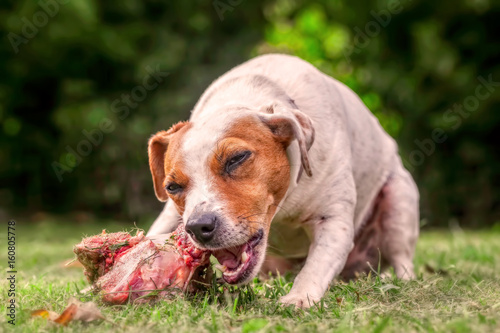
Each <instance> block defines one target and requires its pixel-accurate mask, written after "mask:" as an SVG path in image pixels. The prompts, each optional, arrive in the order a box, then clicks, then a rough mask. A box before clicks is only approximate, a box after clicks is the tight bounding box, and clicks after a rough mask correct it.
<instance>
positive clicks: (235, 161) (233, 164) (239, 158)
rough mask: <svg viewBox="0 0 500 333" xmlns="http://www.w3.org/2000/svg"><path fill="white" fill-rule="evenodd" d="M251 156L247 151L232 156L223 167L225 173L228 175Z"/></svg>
mask: <svg viewBox="0 0 500 333" xmlns="http://www.w3.org/2000/svg"><path fill="white" fill-rule="evenodd" d="M251 154H252V153H251V152H250V151H248V150H247V151H244V152H241V153H238V154H236V155H234V156H232V157H231V158H230V159H228V160H227V162H226V165H225V167H224V169H225V171H226V172H227V173H230V172H231V171H233V170H234V169H236V168H237V167H239V166H240V165H241V164H242V163H243V162H245V160H246V159H248V158H249V157H250V155H251Z"/></svg>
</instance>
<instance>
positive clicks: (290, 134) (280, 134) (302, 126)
mask: <svg viewBox="0 0 500 333" xmlns="http://www.w3.org/2000/svg"><path fill="white" fill-rule="evenodd" d="M260 111H261V112H259V118H260V119H261V120H262V121H263V122H264V124H266V125H267V127H269V129H270V130H271V132H272V133H273V134H274V136H275V138H276V139H277V140H278V141H279V142H281V143H283V144H284V146H285V147H288V145H290V143H291V142H292V141H293V140H294V139H297V142H298V144H299V149H300V156H301V162H302V167H303V168H304V171H305V172H306V174H307V175H308V176H309V177H311V176H312V170H311V165H310V163H309V156H308V155H307V152H308V151H309V148H311V146H312V144H313V143H314V127H313V124H312V121H311V119H310V118H309V117H308V116H307V115H305V114H304V113H302V112H301V111H300V110H297V109H294V108H291V107H287V106H284V105H282V104H281V103H273V104H271V105H268V106H265V107H263V108H261V110H260Z"/></svg>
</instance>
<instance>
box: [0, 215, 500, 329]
mask: <svg viewBox="0 0 500 333" xmlns="http://www.w3.org/2000/svg"><path fill="white" fill-rule="evenodd" d="M103 228H106V229H107V230H108V231H110V232H114V231H119V230H122V229H123V228H124V226H123V225H120V224H117V223H116V222H101V223H87V224H79V225H75V224H71V223H65V224H61V223H56V222H49V221H44V222H38V223H36V224H34V223H33V224H25V225H23V224H18V226H17V230H16V233H17V235H16V237H17V259H16V261H17V262H16V264H17V270H18V273H17V286H16V288H17V290H16V291H17V294H16V302H17V304H18V308H17V318H16V325H15V327H14V326H12V325H10V324H8V323H7V320H8V319H9V318H8V317H6V316H5V313H6V312H7V309H6V303H7V292H6V290H7V289H8V288H7V287H8V284H7V283H8V282H7V280H6V278H2V279H1V281H2V282H1V283H0V287H1V290H2V292H1V295H0V299H1V300H2V302H1V305H0V308H1V312H2V314H3V315H2V316H1V317H0V318H1V319H0V331H17V332H56V331H57V332H59V331H64V332H114V331H116V332H123V331H125V332H136V331H142V332H156V331H157V332H168V331H173V332H219V331H234V332H257V331H259V332H260V331H262V332H325V331H334V330H335V331H337V332H352V331H354V332H421V331H423V332H427V331H429V332H471V331H472V332H495V331H496V332H500V279H499V278H498V275H499V273H500V231H493V230H492V231H461V230H456V231H453V232H450V231H448V230H443V231H427V232H423V234H422V236H421V238H420V241H419V244H418V249H417V257H416V260H415V263H416V270H417V275H418V279H416V280H414V281H410V282H402V281H399V280H396V279H392V278H386V279H380V278H378V277H377V275H376V274H373V275H372V276H371V277H365V278H362V279H360V280H357V281H355V282H351V283H341V282H337V283H333V284H332V286H331V288H330V291H328V293H327V295H326V296H325V297H324V301H323V302H322V303H321V304H319V305H318V306H317V307H315V308H313V309H311V310H309V311H298V310H294V309H292V308H289V307H288V308H287V307H282V306H280V305H279V303H278V298H279V297H280V296H281V295H283V294H285V293H286V292H287V291H288V290H290V287H291V284H292V281H293V279H292V276H285V277H282V278H281V279H271V280H267V281H258V280H257V279H256V280H255V281H254V283H253V284H252V285H251V286H250V287H248V288H247V287H244V288H227V287H224V286H219V287H216V288H214V290H212V291H210V292H207V293H205V294H199V295H196V296H190V297H186V298H180V297H179V298H176V299H172V300H165V301H162V302H159V303H157V304H154V305H124V306H106V305H103V304H101V303H98V305H99V307H100V309H101V311H102V313H103V315H104V316H105V317H106V318H107V321H99V322H92V323H88V324H83V323H80V322H71V323H70V324H69V325H68V326H67V327H60V326H57V325H56V324H50V323H49V322H47V321H46V320H45V319H42V318H36V319H32V318H30V311H31V310H34V309H40V308H44V309H48V310H53V311H56V312H61V311H62V310H63V309H64V308H65V305H66V303H67V301H68V299H69V298H70V297H72V296H78V293H79V291H80V290H82V289H84V288H86V287H87V286H88V284H87V282H86V280H85V279H84V276H83V274H82V271H81V268H68V267H64V265H63V262H64V261H65V260H67V259H70V258H72V246H73V245H74V244H76V243H77V242H79V241H80V239H81V237H82V235H84V234H86V235H90V234H95V233H98V232H100V230H101V229H103ZM6 236H7V235H6V228H5V230H2V232H1V235H0V237H1V238H2V239H6ZM2 248H3V250H2V253H1V254H0V259H1V262H2V267H4V272H6V269H5V265H4V263H6V262H7V257H6V255H7V253H6V246H2ZM4 275H5V276H7V273H4ZM82 300H89V298H88V297H87V298H82ZM95 301H96V302H98V300H95Z"/></svg>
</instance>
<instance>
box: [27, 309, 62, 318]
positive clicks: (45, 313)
mask: <svg viewBox="0 0 500 333" xmlns="http://www.w3.org/2000/svg"><path fill="white" fill-rule="evenodd" d="M31 317H42V318H45V319H49V320H52V321H54V320H56V318H57V317H59V315H58V314H57V313H55V312H54V311H48V310H45V309H40V310H34V311H31Z"/></svg>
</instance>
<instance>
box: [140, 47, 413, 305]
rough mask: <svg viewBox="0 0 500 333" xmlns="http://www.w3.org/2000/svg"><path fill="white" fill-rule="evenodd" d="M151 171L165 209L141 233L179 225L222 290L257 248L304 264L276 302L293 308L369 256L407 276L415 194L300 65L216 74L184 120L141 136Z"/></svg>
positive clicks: (390, 151) (259, 260) (261, 63)
mask: <svg viewBox="0 0 500 333" xmlns="http://www.w3.org/2000/svg"><path fill="white" fill-rule="evenodd" d="M149 163H150V168H151V173H152V175H153V181H154V188H155V192H156V196H157V197H158V199H159V200H161V201H166V202H167V204H166V206H165V208H164V210H163V212H162V213H161V215H160V216H159V217H158V218H157V220H156V221H155V222H154V224H153V225H152V227H151V229H150V230H149V232H148V235H150V236H151V235H156V234H161V233H167V232H171V231H172V230H174V229H175V228H176V226H177V225H178V224H179V223H184V225H185V228H186V231H187V232H188V233H189V235H190V236H191V238H192V239H193V242H194V243H195V244H196V245H197V246H198V247H200V248H207V249H211V250H213V251H214V252H213V254H214V255H215V257H216V258H217V259H218V260H219V262H220V264H221V265H220V266H219V268H220V269H221V270H222V271H223V278H224V280H225V281H226V282H227V283H231V284H241V283H245V282H248V281H250V280H251V279H252V278H253V277H254V276H256V274H258V272H259V269H260V268H261V267H262V264H263V262H264V259H265V257H266V250H268V251H267V252H268V253H267V255H268V257H269V256H273V257H272V258H273V260H272V261H271V262H272V263H273V264H274V263H276V262H277V261H276V258H280V259H279V261H280V263H281V264H280V265H281V267H283V265H282V264H283V263H286V262H285V261H286V260H290V259H298V258H306V259H305V264H304V266H303V267H302V269H301V271H300V273H299V274H298V275H297V277H296V279H295V282H294V284H293V287H292V290H291V291H290V293H289V294H288V295H286V296H284V297H283V298H282V299H281V301H282V302H283V303H286V304H294V305H296V306H298V307H308V306H310V305H312V304H313V303H314V302H317V301H318V300H320V299H321V297H322V296H323V295H324V293H325V292H326V290H327V289H328V286H329V284H330V282H331V281H332V280H333V279H334V278H335V277H336V276H337V275H341V276H342V277H343V278H352V277H355V276H356V275H357V274H358V273H363V272H367V271H368V270H369V269H370V265H371V266H372V267H374V268H375V269H376V268H377V267H378V264H379V259H380V264H381V266H382V267H386V266H387V265H391V266H393V267H394V270H395V273H396V275H397V276H398V277H399V278H405V279H409V278H413V277H414V271H413V263H412V261H413V254H414V249H415V243H416V241H417V238H418V233H419V203H418V201H419V195H418V189H417V187H416V186H415V183H414V182H413V179H412V177H411V176H410V174H409V173H408V171H406V170H405V169H404V167H403V165H402V163H401V159H400V158H399V156H398V147H397V145H396V142H395V141H394V140H393V139H392V138H391V137H390V136H389V135H388V134H387V133H386V132H385V131H384V130H383V129H382V127H381V126H380V124H379V122H378V121H377V119H376V118H375V117H374V116H373V115H372V114H371V113H370V111H369V110H368V109H367V108H366V107H365V105H363V103H362V102H361V100H360V99H359V98H358V96H357V95H356V94H355V93H354V92H352V91H351V90H350V89H349V88H347V87H346V86H345V85H343V84H342V83H340V82H338V81H336V80H335V79H333V78H331V77H329V76H327V75H325V74H323V73H321V72H320V71H318V70H317V69H316V68H314V67H313V66H312V65H310V64H309V63H307V62H305V61H303V60H301V59H298V58H296V57H292V56H287V55H278V54H273V55H264V56H260V57H257V58H255V59H252V60H250V61H248V62H246V63H244V64H242V65H240V66H237V67H235V68H234V69H232V70H231V71H229V72H228V73H226V74H225V75H223V76H221V77H220V78H219V79H217V80H216V81H215V82H214V83H212V85H211V86H210V87H209V88H208V89H207V90H206V91H205V93H204V94H203V95H202V96H201V98H200V100H199V101H198V103H197V104H196V106H195V108H194V110H193V112H192V115H191V119H190V120H189V121H186V122H181V123H178V124H176V125H174V126H172V128H170V129H169V130H168V131H161V132H158V133H156V134H155V135H154V136H153V137H152V138H151V139H150V141H149ZM268 245H269V246H268ZM267 266H269V265H267Z"/></svg>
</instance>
